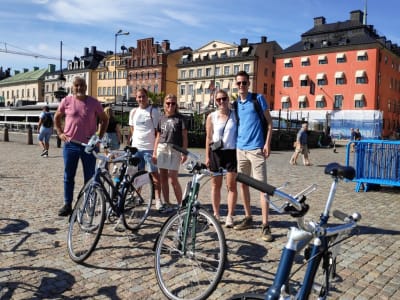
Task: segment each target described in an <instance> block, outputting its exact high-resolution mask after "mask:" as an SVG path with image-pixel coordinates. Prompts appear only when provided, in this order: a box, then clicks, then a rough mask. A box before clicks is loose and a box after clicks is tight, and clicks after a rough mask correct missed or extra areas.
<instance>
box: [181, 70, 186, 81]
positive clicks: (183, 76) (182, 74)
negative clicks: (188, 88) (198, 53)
mask: <svg viewBox="0 0 400 300" xmlns="http://www.w3.org/2000/svg"><path fill="white" fill-rule="evenodd" d="M185 78H186V70H181V79H185Z"/></svg>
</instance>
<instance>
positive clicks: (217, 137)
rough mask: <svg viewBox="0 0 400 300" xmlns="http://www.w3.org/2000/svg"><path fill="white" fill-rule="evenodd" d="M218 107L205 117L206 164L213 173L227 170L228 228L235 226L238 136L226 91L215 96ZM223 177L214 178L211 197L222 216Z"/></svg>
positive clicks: (216, 213)
mask: <svg viewBox="0 0 400 300" xmlns="http://www.w3.org/2000/svg"><path fill="white" fill-rule="evenodd" d="M215 100H216V104H217V108H218V109H217V110H216V111H214V112H212V113H211V114H209V115H208V117H207V120H206V161H205V162H206V166H207V167H208V168H209V169H210V170H211V171H213V172H218V171H219V170H220V169H221V168H223V169H226V171H227V173H226V188H227V190H228V214H227V216H226V220H225V227H227V228H232V227H233V225H234V221H233V216H234V215H235V206H236V201H237V188H236V171H237V159H236V138H237V120H236V117H235V114H234V113H233V112H232V110H231V109H230V107H229V97H228V94H227V92H226V91H224V90H219V91H218V92H217V93H216V96H215ZM222 181H223V176H213V177H212V178H211V200H212V207H213V211H214V216H215V217H216V218H217V220H219V219H220V203H221V187H222Z"/></svg>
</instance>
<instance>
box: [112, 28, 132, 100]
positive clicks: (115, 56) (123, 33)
mask: <svg viewBox="0 0 400 300" xmlns="http://www.w3.org/2000/svg"><path fill="white" fill-rule="evenodd" d="M119 35H129V32H124V31H122V29H120V30H118V31H117V33H115V39H114V41H115V47H114V50H115V51H114V105H117V38H118V36H119Z"/></svg>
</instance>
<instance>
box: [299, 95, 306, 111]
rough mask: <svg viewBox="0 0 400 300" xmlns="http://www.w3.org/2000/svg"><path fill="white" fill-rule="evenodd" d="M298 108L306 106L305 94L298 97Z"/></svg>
mask: <svg viewBox="0 0 400 300" xmlns="http://www.w3.org/2000/svg"><path fill="white" fill-rule="evenodd" d="M298 102H299V108H306V107H307V96H305V95H302V96H299V98H298Z"/></svg>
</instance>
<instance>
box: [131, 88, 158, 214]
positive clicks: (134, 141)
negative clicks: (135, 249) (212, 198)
mask: <svg viewBox="0 0 400 300" xmlns="http://www.w3.org/2000/svg"><path fill="white" fill-rule="evenodd" d="M136 101H137V102H138V104H139V106H138V107H136V108H133V109H132V110H131V111H130V113H129V126H130V141H131V146H132V147H136V148H137V149H138V152H137V154H136V155H137V156H138V157H140V158H141V162H140V164H139V170H143V169H145V168H146V169H147V170H148V171H149V172H150V173H151V175H152V178H153V183H154V191H155V200H156V201H155V202H156V203H155V204H156V209H157V210H159V211H161V210H162V209H163V204H162V201H161V188H160V176H159V173H158V169H157V167H156V166H155V165H153V164H152V163H151V161H149V160H147V159H146V158H147V157H149V158H152V156H153V153H154V143H155V140H156V135H157V126H158V122H159V120H160V110H159V109H158V107H155V106H153V105H151V104H150V102H149V98H148V93H147V90H146V89H145V88H141V89H139V90H137V92H136Z"/></svg>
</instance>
